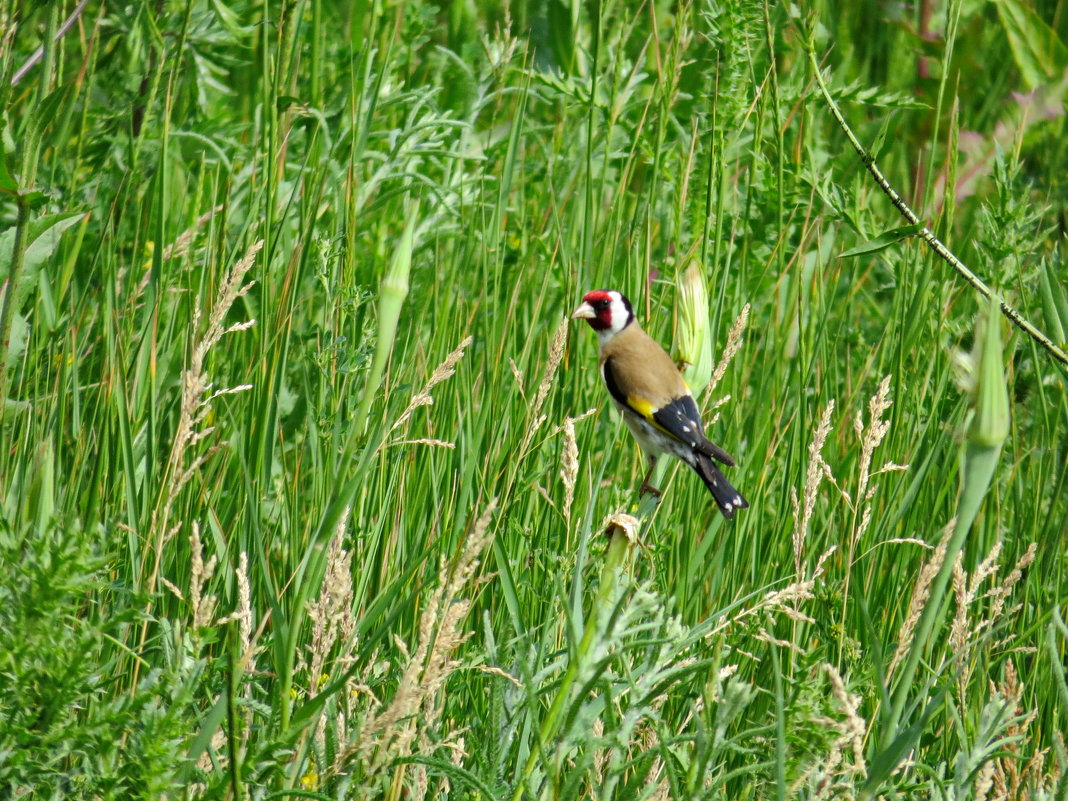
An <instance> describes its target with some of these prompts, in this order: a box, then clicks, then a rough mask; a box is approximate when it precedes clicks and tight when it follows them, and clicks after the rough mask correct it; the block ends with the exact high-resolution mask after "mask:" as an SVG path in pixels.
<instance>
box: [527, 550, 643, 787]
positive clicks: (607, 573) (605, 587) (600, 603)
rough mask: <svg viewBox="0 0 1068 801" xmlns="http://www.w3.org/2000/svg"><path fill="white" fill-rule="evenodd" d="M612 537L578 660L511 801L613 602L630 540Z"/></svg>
mask: <svg viewBox="0 0 1068 801" xmlns="http://www.w3.org/2000/svg"><path fill="white" fill-rule="evenodd" d="M609 536H610V537H611V539H610V540H609V543H608V551H607V552H606V553H605V559H604V565H602V567H601V580H600V585H599V586H598V588H597V596H596V597H595V598H594V601H593V606H592V607H591V608H590V614H589V617H588V619H587V620H586V627H585V630H584V631H583V634H582V641H581V642H580V643H579V647H578V652H577V653H576V654H575V658H574V659H572V660H571V661H570V662H569V663H568V666H567V671H566V672H565V673H564V677H563V679H562V680H561V681H560V688H559V689H558V690H557V691H556V696H555V697H554V698H553V702H552V706H550V707H549V712H548V714H547V715H546V716H545V718H544V719H543V720H542V724H541V729H540V731H539V732H538V743H537V747H536V748H534V749H532V750H531V752H530V756H528V757H527V762H526V765H525V766H524V768H523V773H522V775H521V776H520V778H519V782H518V783H517V784H516V786H515V791H514V792H513V793H512V801H519V799H521V798H522V797H523V790H525V789H526V786H527V782H528V781H529V780H530V776H531V774H532V773H533V772H534V766H535V765H536V764H537V762H538V757H539V756H541V755H542V754H543V753H544V751H545V746H546V745H548V743H549V740H550V739H551V738H552V736H553V734H554V733H555V731H556V726H557V721H558V719H559V717H560V713H561V712H562V711H563V709H564V705H565V704H566V703H567V701H568V699H569V698H570V696H571V688H572V687H573V686H574V684H575V680H576V679H577V678H578V676H579V673H580V672H581V671H582V669H583V668H584V667H585V666H586V662H587V660H588V658H589V653H590V647H591V646H592V645H593V640H594V637H595V636H596V634H597V631H598V628H599V625H598V624H599V621H600V619H601V613H602V612H603V611H604V610H605V609H606V608H607V607H608V605H609V603H610V602H611V597H612V590H613V589H614V588H615V587H616V586H618V579H619V573H620V571H621V570H622V569H623V566H624V564H625V562H626V557H627V554H628V553H629V551H630V540H629V539H628V538H627V536H626V535H625V534H623V533H622V532H619V531H613V532H612V533H611V534H610V535H609Z"/></svg>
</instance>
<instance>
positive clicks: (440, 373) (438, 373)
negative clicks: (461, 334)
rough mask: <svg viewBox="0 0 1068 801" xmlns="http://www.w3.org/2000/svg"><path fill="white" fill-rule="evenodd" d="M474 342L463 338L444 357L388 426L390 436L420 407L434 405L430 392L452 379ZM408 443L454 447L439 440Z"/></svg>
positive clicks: (473, 339) (471, 339) (470, 338)
mask: <svg viewBox="0 0 1068 801" xmlns="http://www.w3.org/2000/svg"><path fill="white" fill-rule="evenodd" d="M474 341H475V338H474V337H470V336H469V337H466V338H464V341H463V342H461V343H460V344H459V345H458V346H457V347H456V349H455V350H453V351H452V353H450V354H449V355H448V356H446V357H445V361H443V362H442V363H441V364H439V365H438V366H437V368H436V369H435V370H434V372H433V373H432V374H431V375H430V380H428V381H427V382H426V386H425V387H423V388H422V389H421V390H419V392H417V393H415V395H413V396H412V399H411V401H410V402H409V403H408V408H407V409H405V410H404V411H403V412H402V413H401V416H400V417H398V418H397V422H395V423H394V424H393V425H392V426H390V429H389V431H390V433H391V434H392V433H393V432H394V431H396V430H397V429H398V428H400V427H401V426H402V425H404V424H405V423H406V422H408V418H409V417H411V416H412V413H413V412H414V411H415V410H416V409H418V408H419V407H420V406H430V405H432V404H433V403H434V396H433V395H431V394H430V393H431V391H432V390H433V389H434V387H436V386H437V385H438V384H440V383H441V382H442V381H446V380H447V379H449V378H452V376H454V375H455V374H456V365H457V364H458V363H459V362H460V359H462V358H463V357H464V351H465V350H467V349H468V347H470V345H471V343H472V342H474ZM408 442H412V443H421V444H426V445H429V444H435V445H445V446H448V447H455V445H453V444H452V443H451V442H449V443H446V442H441V441H440V440H430V439H420V440H409V441H408ZM390 444H393V445H396V444H400V443H396V442H394V443H390Z"/></svg>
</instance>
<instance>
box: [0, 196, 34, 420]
mask: <svg viewBox="0 0 1068 801" xmlns="http://www.w3.org/2000/svg"><path fill="white" fill-rule="evenodd" d="M29 219H30V207H29V204H28V203H26V202H25V201H24V200H23V199H22V198H21V197H20V198H19V211H18V220H17V221H16V222H15V243H14V246H13V248H12V251H11V267H10V269H9V270H8V271H7V285H6V287H5V288H4V304H3V307H0V343H2V344H0V425H3V422H4V409H5V408H6V407H7V389H8V382H7V374H8V363H7V362H8V352H9V350H10V349H11V321H12V306H13V304H14V297H15V284H16V283H17V282H18V278H19V273H20V272H22V261H23V259H22V256H23V254H22V242H23V240H24V239H25V237H26V224H27V223H28V222H29Z"/></svg>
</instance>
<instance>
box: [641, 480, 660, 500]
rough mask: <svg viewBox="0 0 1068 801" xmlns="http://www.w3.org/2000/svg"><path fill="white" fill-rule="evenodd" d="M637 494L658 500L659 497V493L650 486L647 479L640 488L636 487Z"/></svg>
mask: <svg viewBox="0 0 1068 801" xmlns="http://www.w3.org/2000/svg"><path fill="white" fill-rule="evenodd" d="M638 494H639V495H652V496H653V497H655V498H659V497H660V495H661V492H660V490H658V489H657V488H656V487H654V486H653V485H652V484H650V483H649V479H648V478H647V479H646V480H645V481H643V482H642V485H641V486H640V487H638Z"/></svg>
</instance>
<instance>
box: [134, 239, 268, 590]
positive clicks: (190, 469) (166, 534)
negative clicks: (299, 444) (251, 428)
mask: <svg viewBox="0 0 1068 801" xmlns="http://www.w3.org/2000/svg"><path fill="white" fill-rule="evenodd" d="M262 248H263V240H260V241H258V242H255V243H254V244H253V245H252V246H251V247H250V248H249V249H248V250H247V251H246V252H245V255H244V256H242V257H241V258H240V259H239V260H238V261H237V262H236V263H235V264H234V266H233V267H232V268H231V269H230V271H229V272H228V273H227V274H226V276H225V277H224V279H223V282H222V284H221V285H220V286H219V289H218V291H217V292H216V295H215V299H214V302H213V303H212V305H211V310H210V311H209V313H208V326H207V329H206V330H205V331H204V333H203V334H201V336H200V337H199V338H198V339H196V340H195V341H194V343H193V348H192V352H191V354H190V357H189V366H188V367H187V368H186V369H185V371H184V372H183V373H182V392H181V401H180V403H179V411H178V428H177V430H176V432H175V435H174V440H173V442H172V443H171V451H170V454H169V456H168V458H167V467H166V471H165V479H164V482H163V486H162V489H161V496H160V498H159V500H158V501H157V504H156V507H155V508H154V509H153V511H152V520H151V523H150V526H149V528H150V532H151V533H150V536H149V541H150V542H152V543H153V549H154V551H155V554H154V559H153V560H151V564H152V568H151V572H150V573H149V574H148V577H147V580H146V581H144V586H145V590H146V591H147V592H148V594H149V595H151V594H152V593H153V592H155V587H156V578H157V576H158V575H159V565H160V560H161V558H162V556H163V548H164V546H165V545H166V544H167V542H168V541H169V540H170V538H171V537H172V536H173V535H174V534H175V532H176V531H177V529H178V526H177V525H172V524H171V510H172V508H173V506H174V502H175V500H176V499H177V498H178V495H179V493H181V491H182V489H183V488H184V487H185V486H186V484H188V483H189V481H190V480H192V478H193V476H195V475H196V473H197V471H198V470H199V469H200V468H201V466H202V465H203V464H204V462H205V461H206V460H207V459H208V457H209V456H210V455H211V454H212V453H213V450H212V449H208V451H207V452H204V453H201V454H198V455H194V456H192V457H191V458H189V457H188V455H187V454H188V451H189V450H190V448H192V447H193V446H194V445H196V444H197V443H199V442H201V441H202V440H204V439H205V438H207V437H208V436H209V435H210V434H211V433H212V431H213V430H214V427H213V426H210V425H208V426H205V425H204V422H205V420H206V419H207V417H208V414H209V412H210V411H211V401H212V400H213V399H214V398H216V397H218V396H219V395H221V394H225V393H226V392H239V391H243V390H245V389H248V388H249V385H247V384H243V385H241V386H240V387H233V388H230V389H229V390H222V391H219V392H216V393H215V394H213V395H209V392H210V391H211V388H212V383H211V381H210V380H209V376H208V373H207V368H206V364H205V363H206V360H207V356H208V353H209V352H210V351H211V349H212V348H213V347H215V345H217V344H218V343H219V340H221V339H222V338H223V337H224V336H225V335H226V334H228V333H231V332H234V331H243V330H245V329H247V328H248V327H250V326H251V325H253V324H254V323H255V320H250V321H248V322H245V323H238V324H236V325H232V326H229V327H227V326H224V324H223V323H224V321H225V320H226V316H227V314H229V312H230V309H231V308H232V307H233V305H234V302H235V301H237V299H238V298H240V297H241V296H242V295H244V294H245V293H246V292H248V290H249V289H250V288H251V287H252V284H251V283H247V284H246V283H245V276H246V275H247V274H248V272H249V270H251V269H252V266H253V264H255V263H256V255H257V254H258V253H259V252H260V250H261V249H262ZM201 313H202V312H201V307H200V306H199V305H197V306H196V307H194V310H193V323H192V326H191V328H192V330H194V331H195V330H197V328H198V327H199V325H198V324H199V322H200V317H201ZM148 561H149V560H146V562H148Z"/></svg>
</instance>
